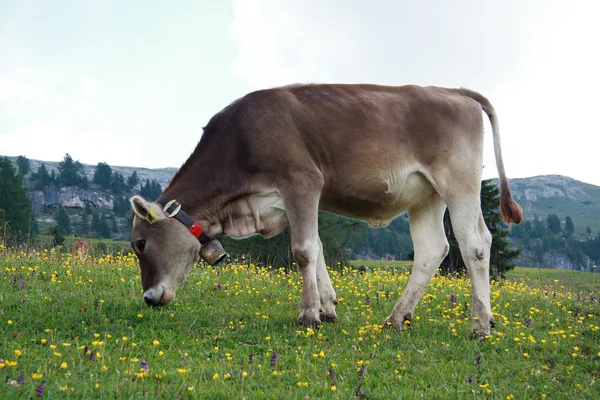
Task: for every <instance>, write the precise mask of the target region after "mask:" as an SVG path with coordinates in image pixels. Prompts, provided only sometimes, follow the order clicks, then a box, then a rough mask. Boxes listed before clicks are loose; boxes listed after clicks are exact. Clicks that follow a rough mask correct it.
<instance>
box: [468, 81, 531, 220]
mask: <svg viewBox="0 0 600 400" xmlns="http://www.w3.org/2000/svg"><path fill="white" fill-rule="evenodd" d="M458 92H459V93H460V94H461V95H463V96H465V97H470V98H471V99H473V100H475V101H476V102H478V103H479V104H480V105H481V108H482V109H483V111H485V113H486V114H487V116H488V117H489V119H490V123H491V124H492V132H493V135H494V154H495V155H496V167H497V168H498V176H499V177H500V216H501V217H502V220H503V221H504V222H506V223H507V224H518V223H520V222H521V221H522V220H523V210H522V209H521V206H519V205H518V204H517V202H516V201H514V200H513V198H512V192H511V191H510V187H509V186H508V179H507V178H506V172H505V171H504V162H503V161H502V147H501V146H500V130H499V127H498V116H497V115H496V111H495V110H494V107H493V106H492V103H490V101H489V100H488V99H486V98H485V97H484V96H482V95H480V94H479V93H477V92H474V91H472V90H469V89H462V88H461V89H458Z"/></svg>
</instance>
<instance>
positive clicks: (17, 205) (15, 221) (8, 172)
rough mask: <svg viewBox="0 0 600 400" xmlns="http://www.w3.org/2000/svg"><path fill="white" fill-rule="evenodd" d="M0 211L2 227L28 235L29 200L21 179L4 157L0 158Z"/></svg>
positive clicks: (30, 215) (30, 217) (2, 229)
mask: <svg viewBox="0 0 600 400" xmlns="http://www.w3.org/2000/svg"><path fill="white" fill-rule="evenodd" d="M0 210H4V213H3V214H4V217H3V219H4V225H3V226H0V230H1V231H0V232H2V233H3V232H4V230H5V228H6V227H10V229H11V230H12V231H13V232H15V233H22V234H28V233H29V232H30V228H31V220H32V210H31V200H29V197H27V190H26V189H25V188H24V187H23V177H22V176H21V174H19V173H17V170H16V169H15V167H14V166H13V164H12V163H11V162H10V160H9V159H8V158H6V157H0Z"/></svg>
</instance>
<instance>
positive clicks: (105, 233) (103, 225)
mask: <svg viewBox="0 0 600 400" xmlns="http://www.w3.org/2000/svg"><path fill="white" fill-rule="evenodd" d="M97 232H98V234H99V235H100V237H102V238H104V239H108V238H109V237H110V227H109V226H108V222H107V221H106V215H104V214H102V217H101V218H100V223H99V224H98V231H97Z"/></svg>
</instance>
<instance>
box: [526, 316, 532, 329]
mask: <svg viewBox="0 0 600 400" xmlns="http://www.w3.org/2000/svg"><path fill="white" fill-rule="evenodd" d="M531 325H533V320H532V319H531V318H529V319H528V320H527V322H525V327H527V328H529V327H530V326H531Z"/></svg>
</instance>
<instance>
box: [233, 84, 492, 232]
mask: <svg viewBox="0 0 600 400" xmlns="http://www.w3.org/2000/svg"><path fill="white" fill-rule="evenodd" d="M236 107H237V109H236V110H235V111H234V115H233V116H232V118H233V119H234V121H243V122H244V125H243V126H238V127H237V129H238V134H239V135H240V137H239V139H240V141H241V142H243V143H244V150H243V151H244V152H246V154H245V155H244V157H242V158H244V159H245V160H247V161H248V162H249V165H246V166H245V168H249V169H250V170H252V171H258V170H264V171H266V172H267V173H268V172H272V173H273V174H276V175H279V174H281V173H282V168H283V169H288V170H290V171H304V170H316V171H319V173H320V174H321V175H322V179H323V182H324V187H323V195H322V200H321V203H322V208H323V209H327V210H329V211H332V212H336V213H338V214H342V215H346V216H350V217H357V218H366V217H369V218H370V219H372V220H373V221H374V222H373V223H374V224H378V223H377V220H381V221H383V222H382V223H385V222H386V221H387V220H389V219H391V218H393V217H394V216H395V215H397V213H398V212H400V211H403V210H406V209H408V208H410V207H411V206H412V205H413V204H416V203H418V202H420V201H421V199H422V198H425V197H427V196H429V195H431V193H432V192H433V190H434V186H435V182H432V177H433V176H434V175H435V174H436V170H438V169H440V168H447V166H448V163H449V162H451V159H452V158H453V157H454V158H456V154H457V153H458V149H460V148H465V147H472V146H473V145H477V143H479V142H481V144H482V143H483V137H482V134H481V132H482V130H481V124H482V118H481V108H480V106H479V105H478V104H477V103H476V102H475V101H473V100H471V99H469V98H466V97H463V96H461V95H459V94H458V93H456V92H454V91H452V90H451V89H444V88H437V87H426V88H423V87H419V86H413V85H410V86H400V87H390V86H376V85H294V86H288V87H283V88H277V89H270V90H264V91H259V92H254V93H251V94H249V95H247V96H246V97H244V98H242V99H241V100H240V101H239V103H238V104H236ZM474 141H475V143H474ZM463 156H464V155H463ZM432 184H433V186H432ZM363 214H364V215H363Z"/></svg>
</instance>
